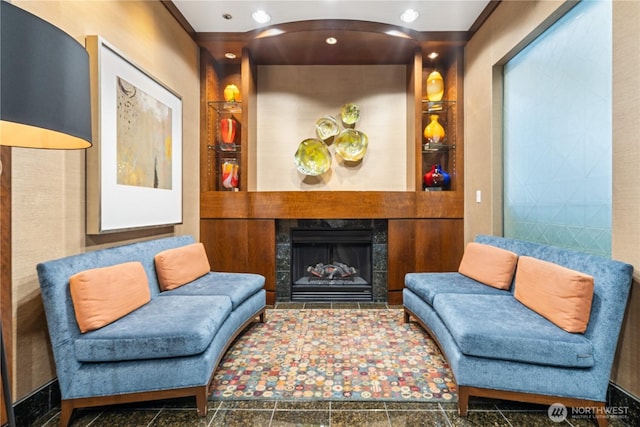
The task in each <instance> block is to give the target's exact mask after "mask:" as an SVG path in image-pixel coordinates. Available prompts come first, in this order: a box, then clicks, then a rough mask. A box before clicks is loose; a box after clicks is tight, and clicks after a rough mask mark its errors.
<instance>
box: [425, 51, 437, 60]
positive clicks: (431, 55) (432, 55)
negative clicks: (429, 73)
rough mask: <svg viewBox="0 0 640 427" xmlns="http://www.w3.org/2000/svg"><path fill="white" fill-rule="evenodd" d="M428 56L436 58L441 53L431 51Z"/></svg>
mask: <svg viewBox="0 0 640 427" xmlns="http://www.w3.org/2000/svg"><path fill="white" fill-rule="evenodd" d="M427 56H428V57H429V59H436V58H437V57H438V56H439V55H438V52H431V53H430V54H429V55H427Z"/></svg>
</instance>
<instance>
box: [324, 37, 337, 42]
mask: <svg viewBox="0 0 640 427" xmlns="http://www.w3.org/2000/svg"><path fill="white" fill-rule="evenodd" d="M325 42H326V43H327V44H336V43H338V39H337V38H335V37H327V39H326V40H325Z"/></svg>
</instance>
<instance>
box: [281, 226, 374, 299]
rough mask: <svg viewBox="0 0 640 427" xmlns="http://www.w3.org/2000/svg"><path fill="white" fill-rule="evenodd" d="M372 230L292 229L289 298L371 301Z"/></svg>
mask: <svg viewBox="0 0 640 427" xmlns="http://www.w3.org/2000/svg"><path fill="white" fill-rule="evenodd" d="M372 246H373V230H371V229H345V228H340V229H333V228H318V229H314V228H293V229H291V282H292V283H291V301H373V289H372V288H373V286H372V276H373V261H372V258H373V250H372Z"/></svg>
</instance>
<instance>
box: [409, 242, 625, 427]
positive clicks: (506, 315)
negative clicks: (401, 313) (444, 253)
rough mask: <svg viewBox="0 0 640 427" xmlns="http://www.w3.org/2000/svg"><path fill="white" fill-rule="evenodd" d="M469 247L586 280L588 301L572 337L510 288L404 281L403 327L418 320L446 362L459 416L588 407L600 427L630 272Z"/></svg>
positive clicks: (548, 250)
mask: <svg viewBox="0 0 640 427" xmlns="http://www.w3.org/2000/svg"><path fill="white" fill-rule="evenodd" d="M475 241H476V242H477V243H480V244H481V245H491V246H494V247H498V248H502V249H506V250H508V251H511V252H513V253H515V254H516V256H517V257H518V260H520V259H522V258H523V257H533V258H535V259H539V260H543V261H548V262H550V263H554V264H557V265H560V266H563V267H566V268H568V269H572V270H575V271H578V272H582V273H585V274H587V275H590V276H592V277H593V299H592V302H591V311H590V317H589V319H588V323H587V325H586V331H584V333H570V332H567V331H565V330H563V329H561V328H560V327H558V326H557V325H556V324H554V323H552V322H551V321H549V320H547V318H545V317H543V316H541V315H539V314H538V313H537V312H535V311H533V310H531V309H529V308H528V307H527V306H525V305H523V304H522V303H521V302H520V301H519V300H518V299H516V298H515V297H514V289H515V288H516V286H515V285H514V284H511V286H510V289H507V290H503V289H497V288H495V287H492V286H487V285H485V284H483V283H480V282H478V281H477V280H475V279H473V278H470V277H468V276H466V275H463V274H460V273H459V272H451V273H409V274H407V275H406V277H405V286H406V287H405V289H404V291H403V304H404V310H405V321H406V322H408V321H409V320H410V319H411V317H414V318H415V319H417V321H418V322H419V323H420V324H421V325H422V326H423V327H424V328H425V329H426V330H427V332H428V333H429V334H430V335H431V336H432V337H433V338H434V340H435V341H436V342H437V344H438V345H439V347H440V349H441V351H442V352H443V354H444V355H445V357H446V359H447V361H448V362H449V365H450V367H451V370H452V372H453V375H454V377H455V380H456V383H457V386H458V409H459V412H460V415H462V416H465V415H466V414H467V408H468V401H469V397H470V396H480V397H489V398H499V399H506V400H516V401H524V402H533V403H540V404H547V405H552V404H554V403H560V404H563V405H565V406H566V407H587V408H590V409H591V412H592V413H593V414H594V415H596V417H597V420H598V423H599V425H601V426H604V425H607V418H606V415H605V414H606V411H605V409H606V408H605V401H606V394H607V387H608V384H609V378H610V374H611V367H612V363H613V359H614V355H615V351H616V345H617V341H618V336H619V332H620V328H621V324H622V320H623V316H624V312H625V308H626V303H627V298H628V294H629V290H630V284H631V277H632V273H633V269H632V266H630V265H628V264H625V263H622V262H619V261H615V260H610V259H605V258H602V257H597V256H593V255H588V254H584V253H579V252H575V251H571V250H567V249H562V248H557V247H552V246H546V245H541V244H536V243H531V242H524V241H519V240H514V239H508V238H502V237H494V236H478V237H476V239H475ZM465 254H466V251H465ZM463 259H464V257H463ZM518 263H519V261H518ZM518 265H519V264H518ZM516 268H519V267H516ZM516 272H517V270H516ZM515 275H516V273H514V277H515ZM514 281H515V279H514Z"/></svg>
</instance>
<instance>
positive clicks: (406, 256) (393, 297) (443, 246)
mask: <svg viewBox="0 0 640 427" xmlns="http://www.w3.org/2000/svg"><path fill="white" fill-rule="evenodd" d="M388 232H389V248H388V250H389V260H388V262H389V266H388V271H387V286H388V294H387V300H388V302H389V304H394V305H397V304H402V289H404V276H405V274H407V273H413V272H441V271H457V270H458V265H459V264H460V260H461V259H462V254H463V252H464V221H463V220H462V219H392V220H389V231H388Z"/></svg>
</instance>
